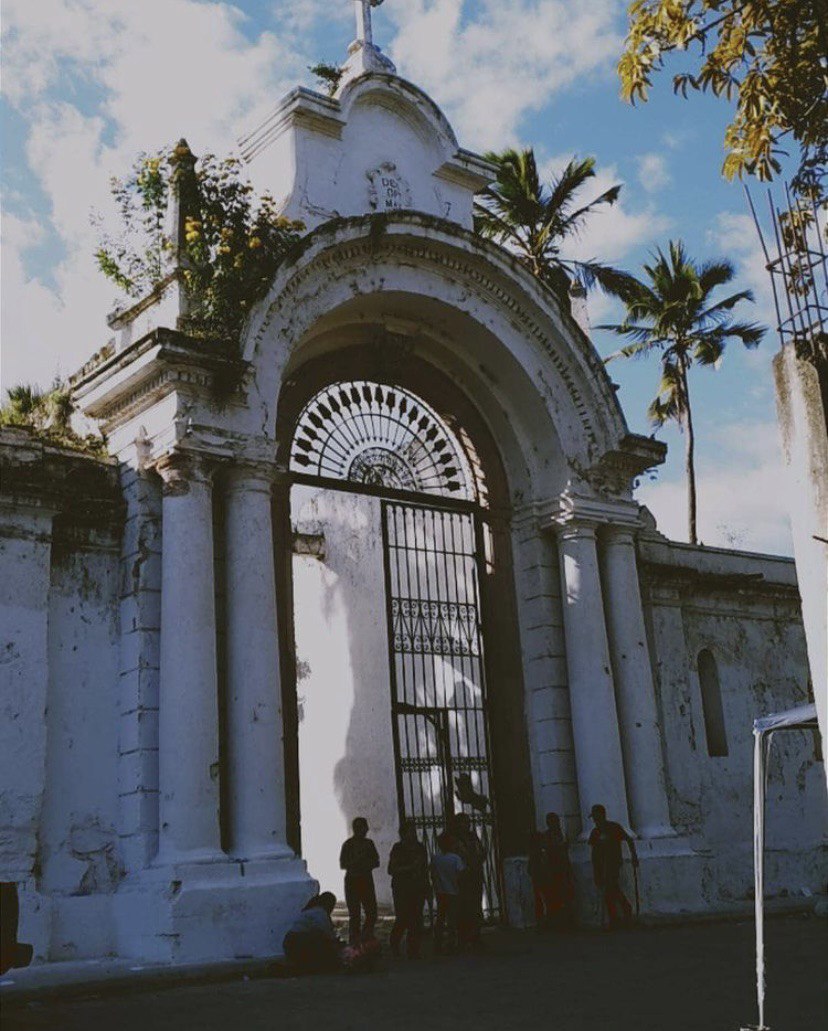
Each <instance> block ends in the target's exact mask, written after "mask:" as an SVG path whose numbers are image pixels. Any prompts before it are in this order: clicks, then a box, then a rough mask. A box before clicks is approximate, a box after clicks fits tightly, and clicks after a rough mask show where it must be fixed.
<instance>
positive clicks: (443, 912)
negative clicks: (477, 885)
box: [431, 831, 466, 952]
mask: <svg viewBox="0 0 828 1031" xmlns="http://www.w3.org/2000/svg"><path fill="white" fill-rule="evenodd" d="M437 848H438V850H439V851H438V852H435V854H434V855H433V856H432V857H431V883H432V884H433V886H434V894H435V895H436V896H437V918H436V919H435V921H434V951H435V952H442V951H443V933H444V932H445V931H448V938H449V951H450V952H454V951H455V950H456V948H457V944H458V913H459V907H460V891H461V886H460V878H461V876H462V874H463V872H464V870H465V869H466V864H465V863H464V862H463V860H462V859H461V858H460V856H459V855H458V854H457V852H456V851H455V849H456V848H457V844H456V842H455V840H454V838H452V836H451V835H450V834H449V833H448V832H447V831H443V833H442V834H440V835H439V836H438V837H437Z"/></svg>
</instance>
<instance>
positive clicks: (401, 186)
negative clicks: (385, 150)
mask: <svg viewBox="0 0 828 1031" xmlns="http://www.w3.org/2000/svg"><path fill="white" fill-rule="evenodd" d="M365 174H366V175H367V177H368V204H369V206H370V208H371V210H372V211H394V210H396V209H399V208H410V207H411V187H410V186H409V185H408V182H407V181H406V180H405V179H404V178H403V177H402V176H401V175H400V173H399V172H398V171H397V166H396V165H395V164H394V163H393V161H383V163H382V164H381V165H380V166H379V167H378V168H373V169H371V171H369V172H366V173H365Z"/></svg>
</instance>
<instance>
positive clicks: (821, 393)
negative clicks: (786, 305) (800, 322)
mask: <svg viewBox="0 0 828 1031" xmlns="http://www.w3.org/2000/svg"><path fill="white" fill-rule="evenodd" d="M773 373H774V379H775V383H776V410H777V415H778V418H779V431H780V436H781V440H782V453H783V455H784V458H785V466H786V476H787V488H788V489H787V491H786V493H785V504H786V507H787V509H788V512H789V514H790V518H791V531H792V534H793V543H794V555H795V557H796V571H797V576H798V578H799V589H800V592H801V594H802V617H803V620H804V623H805V636H806V638H807V641H808V660H809V663H810V668H811V682H812V683H813V687H814V696H815V701H816V707H817V715H818V717H819V725H820V728H821V731H822V738H823V743H824V742H825V741H828V432H826V424H825V419H826V408H825V405H826V386H825V376H826V371H825V368H824V362H823V368H822V369H821V370H819V371H818V370H817V368H816V367H815V366H813V365H812V364H811V363H810V362H808V361H805V360H804V359H801V358H797V356H796V349H795V347H794V345H793V344H786V345H785V346H784V347H783V348H782V349H781V351H780V352H779V353H778V354H777V355H776V357H775V358H774V360H773Z"/></svg>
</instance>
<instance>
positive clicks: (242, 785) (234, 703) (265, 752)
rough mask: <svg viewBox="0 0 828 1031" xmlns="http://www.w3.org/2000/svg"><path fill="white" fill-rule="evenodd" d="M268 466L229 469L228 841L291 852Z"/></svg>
mask: <svg viewBox="0 0 828 1031" xmlns="http://www.w3.org/2000/svg"><path fill="white" fill-rule="evenodd" d="M271 483H272V479H271V471H270V470H268V469H264V468H257V467H253V466H245V465H240V466H236V467H234V468H232V469H230V470H228V478H227V492H226V553H225V554H226V584H227V753H228V776H229V792H228V797H229V803H228V804H229V828H230V849H231V852H232V854H233V855H234V856H235V857H237V858H240V859H263V858H273V857H278V856H285V855H292V854H293V853H292V851H291V849H289V848H288V846H287V845H286V843H285V820H286V817H285V765H284V752H283V743H282V735H283V728H282V698H281V682H280V671H279V639H278V636H277V626H276V574H275V569H274V561H273V523H272V515H271Z"/></svg>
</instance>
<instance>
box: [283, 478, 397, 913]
mask: <svg viewBox="0 0 828 1031" xmlns="http://www.w3.org/2000/svg"><path fill="white" fill-rule="evenodd" d="M292 513H293V516H292V517H293V521H294V524H295V525H297V527H298V529H299V530H300V532H301V530H302V528H303V527H305V526H313V527H314V528H318V527H321V528H322V530H323V532H324V535H325V547H324V558H322V559H320V558H317V557H312V556H308V555H296V556H294V562H293V570H294V605H295V625H296V652H297V670H298V676H297V693H298V696H299V714H300V716H299V770H300V782H301V790H300V805H301V819H302V852H303V856H304V858H305V859H306V860H307V862H308V866H309V868H310V871H311V873H312V875H313V876H314V877H317V878H318V879H319V881H320V883H321V884H322V887H323V888H325V889H330V890H333V891H335V892H336V893H337V895H338V896H339V897H341V895H342V874H341V871H340V870H339V849H340V846H341V844H342V842H343V841H344V839H345V838H346V837H347V836H349V835H350V833H351V830H350V824H351V821H352V820H353V818H354V817H355V816H364V817H365V818H366V819H367V820H368V823H369V825H370V828H371V829H370V836H371V837H372V838H373V840H374V841H375V843H376V845H377V848H378V850H379V853H380V858H381V860H382V867H381V870H380V871H379V873H378V875H377V877H376V882H377V894H378V898H379V901H380V902H381V903H382V902H387V903H390V901H391V894H390V883H389V881H388V878H387V875H386V874H385V872H384V870H385V863H386V860H387V856H388V853H389V851H390V849H391V845H392V844H393V843H394V841H396V838H397V823H398V815H397V797H396V780H395V771H394V748H393V738H392V729H391V693H390V681H389V673H388V639H387V631H386V612H385V588H384V571H383V554H382V533H381V525H380V518H381V512H380V502H379V500H378V499H376V498H370V497H362V496H360V495H357V494H350V493H345V492H338V491H311V490H310V489H308V488H301V487H300V488H294V495H293V497H292Z"/></svg>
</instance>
